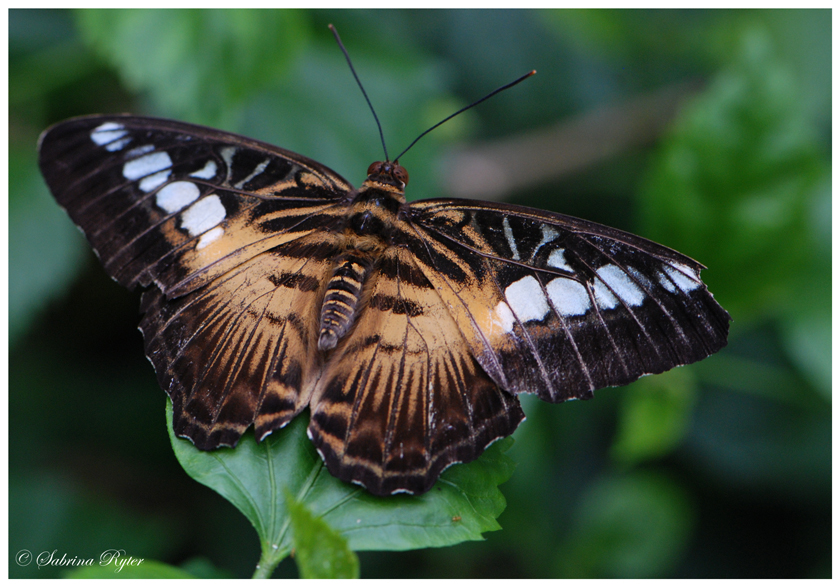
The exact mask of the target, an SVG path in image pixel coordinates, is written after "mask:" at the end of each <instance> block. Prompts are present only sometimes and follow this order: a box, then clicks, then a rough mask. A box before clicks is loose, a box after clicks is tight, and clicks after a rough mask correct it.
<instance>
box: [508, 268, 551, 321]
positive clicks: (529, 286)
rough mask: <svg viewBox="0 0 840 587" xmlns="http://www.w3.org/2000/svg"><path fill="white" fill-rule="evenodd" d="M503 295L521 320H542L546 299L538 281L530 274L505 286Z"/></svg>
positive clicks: (546, 304)
mask: <svg viewBox="0 0 840 587" xmlns="http://www.w3.org/2000/svg"><path fill="white" fill-rule="evenodd" d="M505 297H506V298H507V301H508V304H510V308H511V310H513V313H514V314H516V317H517V318H519V320H520V321H521V322H527V321H528V320H542V319H543V318H545V316H546V314H548V310H549V308H548V300H546V299H545V294H543V291H542V288H541V287H540V284H539V282H538V281H537V280H536V278H534V277H533V276H532V275H528V276H526V277H523V278H522V279H520V280H519V281H515V282H513V283H511V284H510V285H509V286H507V289H505Z"/></svg>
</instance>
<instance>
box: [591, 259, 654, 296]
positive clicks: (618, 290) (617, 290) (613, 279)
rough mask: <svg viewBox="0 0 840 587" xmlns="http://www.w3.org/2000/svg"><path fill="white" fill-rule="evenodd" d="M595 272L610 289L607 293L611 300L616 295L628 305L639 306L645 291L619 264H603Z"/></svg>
mask: <svg viewBox="0 0 840 587" xmlns="http://www.w3.org/2000/svg"><path fill="white" fill-rule="evenodd" d="M596 273H597V274H598V277H600V278H601V280H603V282H604V283H605V284H606V285H607V286H608V287H609V289H610V290H612V291H611V292H609V293H610V297H612V298H613V300H615V297H614V296H618V297H619V298H621V300H622V301H623V302H624V303H625V304H627V305H628V306H641V305H642V303H643V302H644V301H645V292H644V291H642V289H641V288H640V287H639V286H638V285H637V284H636V283H635V282H634V281H633V280H632V279H630V276H629V275H627V274H626V273H625V272H624V271H623V270H622V269H621V268H620V267H619V266H617V265H604V266H603V267H601V268H599V269H598V270H597V271H596ZM605 289H606V288H605ZM596 291H597V284H596ZM596 296H597V293H596ZM599 305H600V304H599ZM613 306H615V304H613Z"/></svg>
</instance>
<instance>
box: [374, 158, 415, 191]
mask: <svg viewBox="0 0 840 587" xmlns="http://www.w3.org/2000/svg"><path fill="white" fill-rule="evenodd" d="M367 172H368V181H373V182H376V183H384V184H387V185H392V186H394V187H396V188H399V189H400V190H404V189H405V186H406V184H408V171H406V170H405V167H403V166H402V165H400V164H399V163H397V162H396V161H376V162H375V163H371V164H370V167H368V171H367Z"/></svg>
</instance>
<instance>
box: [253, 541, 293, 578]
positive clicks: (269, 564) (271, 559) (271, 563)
mask: <svg viewBox="0 0 840 587" xmlns="http://www.w3.org/2000/svg"><path fill="white" fill-rule="evenodd" d="M290 552H291V551H290V550H288V549H283V550H282V551H280V550H275V549H274V547H273V546H272V545H271V544H268V543H264V544H263V545H262V553H261V554H260V561H259V562H258V563H257V568H256V569H254V574H253V575H251V578H252V579H271V575H272V574H273V573H274V569H276V568H277V565H279V564H280V563H281V562H283V559H285V558H286V557H287V556H289V553H290Z"/></svg>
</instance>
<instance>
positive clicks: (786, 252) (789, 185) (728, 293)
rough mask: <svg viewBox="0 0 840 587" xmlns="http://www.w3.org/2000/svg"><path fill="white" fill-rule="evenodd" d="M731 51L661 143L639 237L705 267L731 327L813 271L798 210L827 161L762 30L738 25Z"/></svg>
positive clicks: (791, 76)
mask: <svg viewBox="0 0 840 587" xmlns="http://www.w3.org/2000/svg"><path fill="white" fill-rule="evenodd" d="M730 54H731V55H733V56H734V58H733V59H732V62H731V63H729V64H728V65H727V67H726V68H724V69H723V70H722V71H721V72H720V73H719V74H718V75H717V76H716V77H715V78H714V79H712V81H711V82H710V84H709V86H708V89H707V90H706V91H705V92H704V93H703V94H702V95H700V96H699V97H698V98H697V99H696V100H694V101H693V102H692V103H691V104H690V105H689V106H687V107H686V108H685V109H684V111H683V112H682V114H681V116H680V119H679V121H678V122H677V124H676V125H675V128H674V130H673V132H672V134H671V136H670V137H669V138H668V139H667V140H666V141H665V143H664V146H663V148H662V149H661V151H660V154H659V156H658V157H657V158H656V160H655V161H654V164H653V165H652V173H651V174H650V176H649V178H648V182H647V186H646V188H645V189H644V190H643V196H644V200H643V205H644V210H643V212H644V214H645V220H646V224H647V226H646V228H645V231H644V234H646V235H647V236H649V237H651V238H653V239H654V240H657V241H659V242H662V243H664V244H666V245H668V246H671V247H674V248H676V249H678V250H680V251H682V252H684V253H686V254H688V255H689V256H695V257H697V258H698V260H699V261H701V262H702V263H703V264H705V265H707V266H708V267H709V270H708V271H707V272H705V273H704V279H705V280H706V282H707V283H708V284H709V288H710V289H711V290H712V291H714V292H715V293H716V294H717V295H718V297H719V299H720V300H721V302H722V304H723V305H724V307H726V308H727V309H728V310H729V312H730V314H732V316H733V318H735V321H736V324H738V323H739V321H741V320H744V319H759V318H760V317H763V316H767V315H771V314H773V313H776V312H778V311H779V310H780V309H782V308H784V307H785V306H796V305H797V300H798V299H799V297H800V295H801V291H802V289H803V287H806V288H807V287H808V284H810V283H811V282H812V281H813V278H814V276H815V275H817V274H818V273H816V272H814V271H812V266H811V263H810V262H809V260H810V258H811V256H812V254H813V247H812V243H811V240H810V234H811V227H810V225H809V215H810V214H811V210H812V209H813V208H814V205H815V202H816V201H817V200H818V199H820V198H821V197H822V194H823V192H824V186H825V185H826V178H827V177H828V174H829V173H830V167H829V165H828V162H827V158H826V155H825V153H824V152H823V151H822V149H821V144H820V141H819V135H818V133H817V131H816V128H815V125H814V123H813V121H812V120H810V119H809V118H808V116H809V112H808V109H807V108H806V106H805V102H804V101H803V100H802V97H801V96H800V95H799V88H800V84H799V82H798V77H797V74H796V72H795V71H794V70H792V69H791V68H790V67H789V66H788V65H787V64H786V63H785V62H784V61H783V60H782V59H781V58H780V57H779V56H778V55H777V52H776V47H775V45H774V43H773V40H772V38H771V37H770V36H769V35H768V33H767V32H766V31H765V30H764V29H763V28H760V27H755V28H747V29H746V30H744V31H742V34H741V35H740V36H739V37H738V42H737V45H736V47H734V49H733V50H732V51H730ZM823 269H824V270H825V269H828V266H825V267H824V268H823ZM740 324H742V325H743V322H740Z"/></svg>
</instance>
